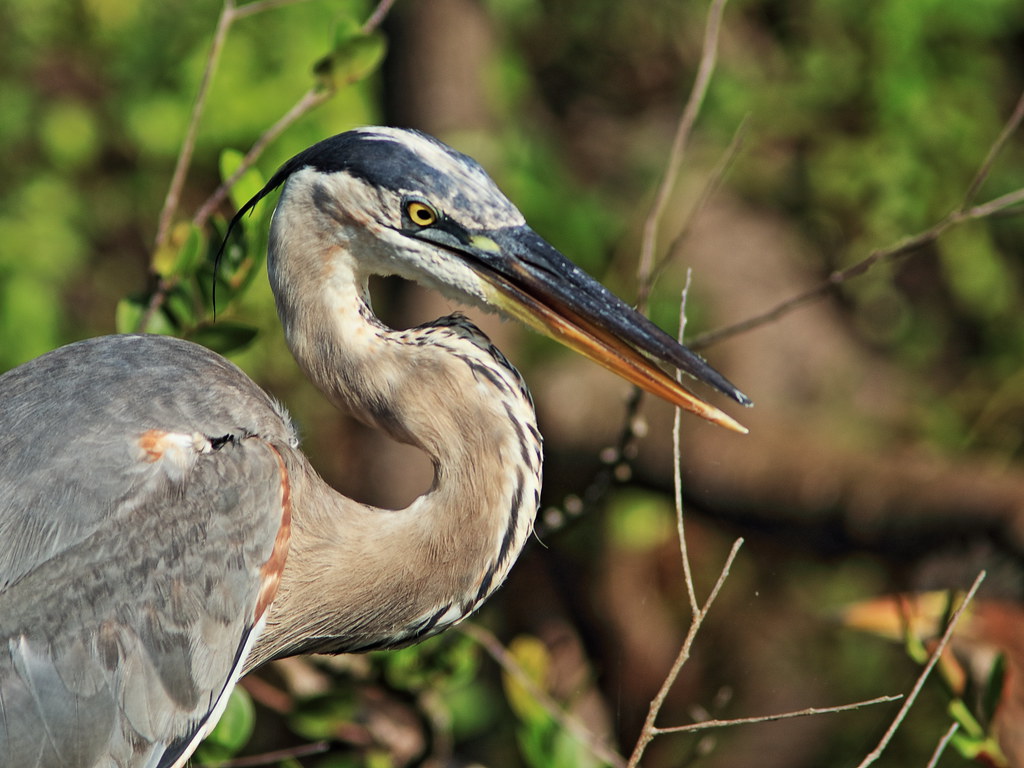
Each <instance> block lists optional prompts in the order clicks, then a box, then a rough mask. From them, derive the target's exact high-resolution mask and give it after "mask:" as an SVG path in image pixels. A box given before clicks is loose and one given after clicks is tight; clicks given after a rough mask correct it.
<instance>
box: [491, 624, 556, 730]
mask: <svg viewBox="0 0 1024 768" xmlns="http://www.w3.org/2000/svg"><path fill="white" fill-rule="evenodd" d="M508 650H509V653H511V654H512V657H513V658H514V659H515V660H516V662H518V664H519V666H520V668H521V669H522V671H523V672H524V673H525V674H526V677H527V678H528V679H529V680H530V681H531V682H532V683H534V684H535V685H536V686H537V687H538V688H540V689H541V690H544V689H545V687H546V686H547V677H548V670H549V669H550V667H551V656H550V654H548V649H547V647H546V646H545V645H544V643H543V642H541V641H540V640H538V639H537V638H536V637H532V636H530V635H522V636H520V637H517V638H515V639H514V640H513V641H512V642H511V643H509V646H508ZM502 680H503V682H504V684H505V697H506V698H507V699H508V703H509V706H511V707H512V711H513V712H515V713H516V716H517V717H519V719H520V720H522V721H523V722H524V723H526V724H528V725H537V724H540V723H548V722H550V720H551V715H549V714H548V711H547V710H546V709H545V708H544V705H542V704H541V703H540V702H538V701H537V699H536V698H534V695H533V693H532V692H531V691H530V689H529V688H528V687H527V686H526V685H524V683H523V681H522V680H521V679H520V678H519V677H518V676H517V675H513V674H509V673H508V672H505V673H503V675H502Z"/></svg>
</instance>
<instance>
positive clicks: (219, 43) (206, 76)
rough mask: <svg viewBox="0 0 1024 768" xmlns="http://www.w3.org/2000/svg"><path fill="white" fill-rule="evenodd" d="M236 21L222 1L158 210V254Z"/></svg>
mask: <svg viewBox="0 0 1024 768" xmlns="http://www.w3.org/2000/svg"><path fill="white" fill-rule="evenodd" d="M234 20H235V0H224V6H223V7H222V8H221V11H220V16H219V17H218V19H217V28H216V30H215V31H214V33H213V42H211V43H210V54H209V55H208V56H207V58H206V67H205V68H204V69H203V78H202V80H201V81H200V83H199V91H198V93H197V94H196V100H195V103H193V104H192V114H191V115H190V116H189V120H188V128H187V129H186V130H185V138H184V140H183V141H182V142H181V149H179V150H178V159H177V160H176V161H175V164H174V173H173V174H172V175H171V183H170V185H169V186H168V188H167V196H166V197H165V198H164V206H163V208H162V209H161V211H160V218H159V219H158V223H157V228H156V241H155V243H154V245H153V250H154V251H158V250H160V249H161V248H162V247H163V246H164V245H166V244H167V238H168V237H169V235H170V231H171V221H172V220H173V219H174V214H175V212H177V210H178V202H179V201H180V200H181V191H182V189H183V188H184V186H185V177H186V175H187V174H188V167H189V164H190V163H191V162H192V153H193V152H194V151H195V146H196V136H197V135H198V133H199V120H200V118H201V117H202V115H203V109H204V108H205V107H206V96H207V94H208V93H209V91H210V83H211V82H212V81H213V74H214V72H215V71H216V70H217V64H218V63H219V62H220V54H221V51H222V50H223V49H224V41H225V40H226V39H227V35H228V29H230V28H231V24H232V23H233V22H234Z"/></svg>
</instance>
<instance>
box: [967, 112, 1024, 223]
mask: <svg viewBox="0 0 1024 768" xmlns="http://www.w3.org/2000/svg"><path fill="white" fill-rule="evenodd" d="M1022 120H1024V92H1022V93H1021V95H1020V98H1018V99H1017V106H1016V107H1014V109H1013V114H1011V115H1010V119H1009V120H1007V121H1006V125H1004V126H1003V130H1002V131H1001V132H1000V133H999V136H998V137H997V138H996V140H995V142H994V143H993V144H992V146H991V147H989V149H988V154H987V155H985V159H984V160H983V161H982V163H981V167H980V168H978V172H977V173H976V174H974V178H973V179H972V180H971V184H970V186H968V187H967V194H965V195H964V202H963V204H962V205H961V206H960V210H964V209H966V208H969V207H970V206H971V205H973V203H974V199H975V198H976V197H977V196H978V191H979V190H980V189H981V185H982V184H984V183H985V180H986V179H987V178H988V175H989V173H991V172H992V166H993V165H994V164H995V161H996V157H998V156H999V153H1000V152H1002V151H1003V147H1005V146H1006V142H1008V141H1009V140H1010V137H1011V136H1012V135H1013V134H1014V133H1016V132H1017V129H1018V128H1020V124H1021V121H1022Z"/></svg>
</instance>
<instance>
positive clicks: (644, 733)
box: [627, 539, 743, 768]
mask: <svg viewBox="0 0 1024 768" xmlns="http://www.w3.org/2000/svg"><path fill="white" fill-rule="evenodd" d="M742 545H743V539H736V541H734V542H733V545H732V549H731V550H729V556H728V557H727V558H726V560H725V565H723V566H722V572H721V573H720V574H719V575H718V580H717V581H716V582H715V586H714V587H713V588H712V590H711V594H710V595H709V596H708V599H707V602H705V603H704V607H703V608H701V609H700V610H699V611H698V612H697V613H696V614H694V616H693V618H692V619H691V620H690V629H689V631H688V632H687V633H686V639H685V640H684V641H683V645H682V647H681V648H680V649H679V654H678V655H677V656H676V660H675V661H674V662H673V663H672V668H671V669H670V670H669V672H668V674H667V675H666V676H665V680H664V682H663V683H662V684H661V688H660V689H659V690H658V693H657V694H656V695H655V697H654V698H653V699H652V700H651V705H650V707H649V708H648V710H647V719H646V720H644V727H643V729H642V730H641V731H640V736H639V738H637V741H636V746H635V747H634V748H633V754H631V755H630V756H629V762H628V763H627V768H636V766H637V765H639V763H640V758H642V757H643V754H644V751H645V750H646V749H647V745H648V744H650V743H651V739H653V738H654V737H655V736H656V735H657V734H658V728H657V726H656V725H655V724H654V722H655V720H657V718H658V713H659V712H661V708H662V706H663V705H664V704H665V699H666V698H668V694H669V691H670V690H671V689H672V687H673V686H674V685H675V682H676V679H677V678H678V677H679V672H680V671H681V670H682V668H683V665H684V664H686V662H687V661H688V660H689V658H690V649H691V647H692V646H693V641H694V640H695V639H696V637H697V633H698V632H699V631H700V628H701V626H702V625H703V624H704V619H705V617H706V616H707V615H708V611H709V610H710V608H711V605H712V604H713V603H714V602H715V598H717V597H718V593H719V591H720V590H721V589H722V585H723V584H725V581H726V579H727V578H728V577H729V571H730V569H731V568H732V564H733V561H734V560H735V559H736V555H737V553H738V552H739V551H740V547H741V546H742Z"/></svg>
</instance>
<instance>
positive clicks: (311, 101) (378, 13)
mask: <svg viewBox="0 0 1024 768" xmlns="http://www.w3.org/2000/svg"><path fill="white" fill-rule="evenodd" d="M394 4H395V0H380V2H378V3H377V6H376V8H374V10H373V13H372V14H370V17H369V18H368V19H367V20H366V22H365V23H364V24H363V26H362V31H363V32H364V33H367V32H372V31H373V30H374V29H376V28H377V27H379V26H380V24H381V22H382V21H383V20H384V17H385V16H387V13H388V11H390V10H391V7H392V6H393V5H394ZM246 7H248V6H246ZM349 84H350V83H348V82H342V83H338V84H334V85H332V86H330V87H324V86H323V85H322V84H317V85H315V86H313V87H312V88H310V89H309V90H308V91H306V93H304V94H302V96H301V97H300V98H299V100H298V101H297V102H295V104H294V105H292V107H291V109H289V110H288V111H287V112H285V113H284V114H283V115H282V116H281V117H280V118H279V119H278V120H277V122H275V123H274V124H273V125H272V126H270V128H268V129H267V130H266V131H264V132H263V134H262V135H261V136H260V137H259V138H257V139H256V141H255V142H253V145H252V146H251V147H250V148H249V151H248V152H246V153H245V157H243V158H242V162H241V163H240V164H239V166H238V168H237V169H235V172H234V173H232V174H231V176H230V177H228V178H227V179H225V180H224V181H223V183H221V185H220V186H218V187H217V189H215V190H214V191H213V194H211V195H210V196H209V197H208V198H207V199H206V200H205V201H204V202H203V204H202V205H200V206H199V209H198V210H197V211H196V214H195V216H193V218H192V223H193V224H195V225H196V226H197V227H202V226H205V224H206V222H207V221H208V220H209V218H210V217H211V216H212V215H213V214H214V212H215V211H216V210H217V208H218V207H219V206H220V204H221V203H223V202H224V200H225V198H227V196H228V192H229V191H230V190H231V188H232V187H233V186H234V185H235V184H236V183H237V182H238V180H239V179H240V178H242V176H243V175H244V174H245V172H246V171H248V170H249V169H250V168H252V167H253V166H254V165H255V164H256V161H257V160H258V159H259V158H260V156H261V155H262V154H263V152H264V151H265V150H266V148H267V147H268V146H269V145H270V144H271V143H272V142H273V141H274V140H275V139H277V137H278V136H280V135H281V134H282V133H284V132H285V131H286V130H288V128H290V127H291V126H292V125H293V124H294V123H295V122H297V121H298V120H299V119H301V118H302V117H304V116H305V115H307V114H308V113H309V112H312V111H313V110H314V109H316V108H317V107H319V106H320V105H321V104H323V103H324V102H325V101H328V100H329V99H330V98H331V97H332V96H334V94H335V93H337V92H338V90H340V89H341V88H344V87H345V86H346V85H349Z"/></svg>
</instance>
